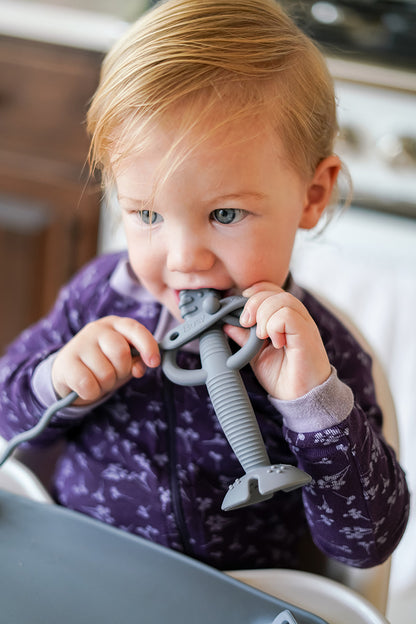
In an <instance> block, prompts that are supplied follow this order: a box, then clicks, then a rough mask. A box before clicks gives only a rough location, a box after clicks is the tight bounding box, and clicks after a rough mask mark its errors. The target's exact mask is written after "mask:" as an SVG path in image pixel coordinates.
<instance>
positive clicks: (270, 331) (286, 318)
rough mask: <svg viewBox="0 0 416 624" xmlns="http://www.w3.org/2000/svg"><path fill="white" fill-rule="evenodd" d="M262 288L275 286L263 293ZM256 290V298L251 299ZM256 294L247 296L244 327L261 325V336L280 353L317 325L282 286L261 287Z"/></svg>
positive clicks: (258, 329) (258, 332)
mask: <svg viewBox="0 0 416 624" xmlns="http://www.w3.org/2000/svg"><path fill="white" fill-rule="evenodd" d="M258 286H267V287H270V286H272V289H270V290H261V289H260V288H258ZM253 290H254V294H251V296H250V292H253ZM253 290H252V289H248V290H247V291H245V292H244V295H245V296H248V297H249V299H248V301H247V303H246V304H245V306H244V310H243V313H242V315H241V317H240V323H241V325H243V326H244V327H252V326H253V325H255V324H257V328H256V333H257V336H258V337H259V338H262V339H266V338H270V340H271V342H272V344H273V346H274V347H275V348H276V349H280V348H281V347H283V346H285V345H287V344H288V340H290V338H291V337H292V339H296V337H297V336H301V335H302V334H304V333H305V331H307V327H308V326H309V325H310V323H313V321H312V319H311V318H310V316H309V313H308V311H307V310H306V308H305V307H304V305H303V304H302V303H301V302H300V301H299V300H298V299H296V297H294V296H293V295H291V294H290V293H288V292H286V291H284V290H283V289H281V288H279V287H278V286H274V285H271V284H260V285H256V286H255V287H254V288H253ZM293 346H295V345H293Z"/></svg>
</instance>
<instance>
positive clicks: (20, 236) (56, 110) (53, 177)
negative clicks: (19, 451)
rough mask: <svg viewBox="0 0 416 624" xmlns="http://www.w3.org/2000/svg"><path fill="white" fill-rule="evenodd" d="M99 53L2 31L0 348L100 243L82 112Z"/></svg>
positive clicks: (39, 311)
mask: <svg viewBox="0 0 416 624" xmlns="http://www.w3.org/2000/svg"><path fill="white" fill-rule="evenodd" d="M101 61H102V56H101V55H100V54H99V53H96V52H91V51H83V50H79V49H75V48H69V47H60V46H55V45H50V44H46V43H41V42H35V41H26V40H21V39H17V38H7V37H0V308H1V314H0V351H2V350H3V348H4V347H5V345H6V344H7V343H9V342H10V340H11V339H12V338H13V337H14V336H15V335H16V334H17V333H18V332H20V331H21V330H22V329H23V328H24V327H25V326H27V325H28V324H30V323H32V322H33V321H35V320H37V319H38V318H39V317H40V316H41V315H43V314H45V313H46V312H47V310H48V309H49V308H50V306H51V305H52V303H53V301H54V299H55V297H56V294H57V291H58V289H59V287H60V286H61V285H62V284H63V283H64V282H66V281H67V280H68V278H69V277H70V276H71V275H72V274H73V273H74V272H75V271H76V270H77V269H78V268H79V267H81V266H82V265H83V264H84V263H85V262H86V261H87V260H89V259H90V258H91V257H93V256H94V255H95V253H96V249H97V233H98V222H99V211H100V197H101V193H100V189H99V185H98V184H97V182H96V181H93V180H91V179H89V171H88V164H87V162H86V160H87V154H88V138H87V135H86V130H85V115H86V111H87V107H88V102H89V100H90V98H91V96H92V94H93V93H94V90H95V88H96V86H97V83H98V77H99V69H100V65H101Z"/></svg>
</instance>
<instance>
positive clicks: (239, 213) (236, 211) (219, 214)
mask: <svg viewBox="0 0 416 624" xmlns="http://www.w3.org/2000/svg"><path fill="white" fill-rule="evenodd" d="M246 216H247V212H246V211H245V210H241V209H240V208H218V209H217V210H213V211H212V212H211V218H212V219H213V220H214V221H217V222H218V223H222V224H223V225H228V224H229V223H238V222H239V221H241V220H242V219H244V217H246Z"/></svg>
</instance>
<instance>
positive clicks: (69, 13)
mask: <svg viewBox="0 0 416 624" xmlns="http://www.w3.org/2000/svg"><path fill="white" fill-rule="evenodd" d="M77 4H78V5H79V6H77ZM109 4H110V3H109ZM111 4H112V5H113V8H114V11H113V13H110V11H109V9H108V10H107V11H106V10H105V9H106V3H105V2H104V3H103V2H94V1H92V0H90V1H89V2H88V1H85V2H78V3H77V2H76V1H75V0H74V1H72V2H70V1H67V2H66V3H65V2H63V0H60V2H58V1H57V2H54V3H52V2H30V1H24V2H20V1H15V0H0V34H2V35H6V36H11V37H20V38H23V39H31V40H34V41H43V42H45V43H53V44H58V45H66V46H71V47H75V48H82V49H86V50H95V51H97V52H106V51H107V50H108V49H109V48H110V46H111V45H112V44H113V43H114V42H115V41H116V40H117V39H118V38H119V37H120V36H121V34H122V33H123V32H124V31H125V30H126V28H127V27H128V26H129V23H130V22H131V21H132V20H133V19H135V17H137V16H138V15H140V13H141V12H143V11H144V10H145V9H146V7H147V6H148V4H149V2H148V1H147V0H135V2H134V7H135V15H134V14H133V12H132V3H131V2H128V1H126V0H125V1H124V2H122V1H120V2H116V3H115V2H112V3H111ZM95 5H97V7H98V8H97V9H95V8H94V7H95ZM80 7H82V8H80Z"/></svg>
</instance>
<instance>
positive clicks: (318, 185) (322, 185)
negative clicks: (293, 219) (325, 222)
mask: <svg viewBox="0 0 416 624" xmlns="http://www.w3.org/2000/svg"><path fill="white" fill-rule="evenodd" d="M340 169H341V161H340V159H339V158H338V156H328V158H324V160H322V161H321V162H320V163H319V165H318V166H317V168H316V170H315V173H314V175H313V178H312V180H311V181H310V182H309V184H308V187H307V189H306V196H305V206H304V209H303V213H302V216H301V219H300V222H299V227H300V228H303V229H305V230H310V229H311V228H313V227H315V225H316V224H317V223H318V221H319V219H320V217H321V215H322V213H323V211H324V210H325V208H326V206H327V205H328V203H329V202H330V199H331V195H332V191H333V190H334V186H335V183H336V181H337V177H338V173H339V170H340Z"/></svg>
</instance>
